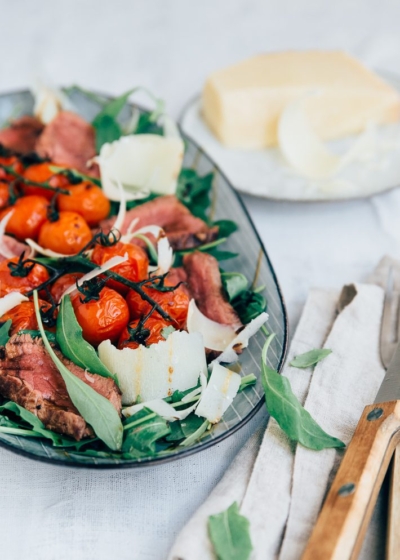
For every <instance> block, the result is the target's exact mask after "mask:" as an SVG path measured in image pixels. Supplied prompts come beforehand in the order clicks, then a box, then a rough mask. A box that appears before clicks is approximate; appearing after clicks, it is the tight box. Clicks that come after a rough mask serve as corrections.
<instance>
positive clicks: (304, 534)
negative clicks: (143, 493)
mask: <svg viewBox="0 0 400 560" xmlns="http://www.w3.org/2000/svg"><path fill="white" fill-rule="evenodd" d="M390 262H391V261H390V260H389V259H384V260H383V261H382V262H381V263H380V265H379V266H378V269H377V271H376V273H375V275H374V276H373V277H372V278H370V281H372V282H376V283H380V284H381V285H382V284H384V281H383V280H384V277H385V271H387V268H388V266H390ZM383 297H384V292H383V290H382V288H381V287H378V286H376V285H368V284H356V285H351V286H348V287H346V288H345V289H344V290H343V291H342V292H338V291H333V290H321V289H314V290H312V291H311V292H310V294H309V297H308V299H307V302H306V304H305V307H304V311H303V314H302V317H301V320H300V322H299V325H298V328H297V330H296V333H295V335H294V338H293V341H292V344H291V347H290V351H289V353H288V357H287V361H286V365H285V367H284V370H283V375H285V376H287V377H288V378H289V380H290V383H291V385H292V389H293V391H294V393H295V394H296V396H297V398H298V399H299V400H300V401H301V402H302V403H303V404H304V406H305V407H306V409H307V410H308V411H309V412H310V413H311V414H312V416H313V417H314V418H315V419H316V420H317V422H318V423H319V424H320V425H321V426H322V427H323V428H324V429H325V430H326V431H327V432H328V433H329V434H331V435H333V436H336V437H338V438H340V439H342V440H343V441H344V442H345V443H346V444H347V443H349V441H350V440H351V437H352V435H353V432H354V429H355V427H356V425H357V422H358V420H359V417H360V415H361V413H362V410H363V408H364V406H365V405H366V404H370V403H371V402H373V400H374V398H375V395H376V393H377V390H378V388H379V385H380V383H381V381H382V378H383V375H384V369H383V367H382V364H381V361H380V355H379V333H380V324H381V316H382V308H383ZM322 347H324V348H330V349H331V350H332V354H330V355H329V356H328V357H327V358H325V359H324V360H323V361H321V362H320V363H319V364H317V366H316V367H315V368H314V370H312V369H307V370H300V369H296V368H293V367H290V366H289V365H288V364H289V363H290V361H291V360H292V359H293V357H294V356H296V355H298V354H302V353H304V352H307V351H308V350H311V349H312V348H322ZM259 439H260V434H259V433H256V434H255V435H254V436H253V437H252V438H251V439H250V440H249V442H248V443H247V445H246V446H245V447H244V448H243V450H242V451H241V452H240V453H239V454H238V456H237V457H236V459H235V460H234V462H233V464H232V465H231V467H230V468H229V469H228V471H227V472H226V474H225V475H224V477H223V478H222V480H221V481H220V482H219V484H218V485H217V486H216V488H215V489H214V491H213V492H212V493H211V495H210V496H209V498H208V499H207V500H206V501H205V502H204V504H203V505H202V506H201V507H200V508H199V510H198V511H197V512H196V513H195V514H194V516H193V517H192V518H191V519H190V521H189V522H188V523H187V525H186V526H185V527H184V528H183V529H182V531H181V533H180V534H179V535H178V537H177V539H176V541H175V543H174V545H173V547H172V550H171V552H170V554H169V557H168V558H169V560H208V559H209V560H212V559H213V558H214V555H213V551H212V547H211V544H210V542H209V538H208V534H207V518H208V516H209V515H212V514H215V513H219V512H221V511H223V510H225V509H226V508H227V507H228V506H229V505H230V504H231V503H232V502H233V501H237V502H238V503H239V504H240V510H241V513H242V514H243V515H245V516H246V517H247V518H248V519H249V521H250V531H251V538H252V543H253V547H254V550H253V553H252V559H254V560H271V559H277V560H298V559H299V558H300V556H301V553H302V551H303V550H304V548H305V545H306V543H307V540H308V538H309V536H310V534H311V531H312V528H313V526H314V524H315V522H316V519H317V516H318V513H319V511H320V508H321V505H322V503H323V500H324V497H325V495H326V491H327V489H328V487H329V484H330V482H331V480H332V478H333V476H334V474H335V472H336V470H337V467H338V465H339V464H340V460H341V458H342V456H343V452H341V451H336V450H334V449H325V450H322V451H312V450H309V449H306V448H304V447H302V446H300V445H298V446H295V445H294V444H293V443H291V442H290V441H289V440H288V438H287V437H286V436H285V434H284V433H283V432H282V431H281V429H280V428H279V426H278V425H277V423H276V422H275V420H274V419H272V418H271V419H270V420H269V422H268V426H267V429H266V430H265V433H264V435H263V438H262V441H261V445H260V447H259V448H258V441H259ZM257 450H258V452H257ZM379 505H380V507H378V508H377V513H376V515H375V516H374V520H373V524H372V525H373V526H372V527H371V528H370V531H369V535H368V537H367V539H366V543H364V547H363V551H362V554H361V557H362V558H365V559H367V558H368V559H374V560H375V559H376V558H381V557H382V556H381V554H382V551H381V547H382V538H381V537H382V535H381V531H380V529H381V524H382V521H381V519H380V517H382V510H383V508H384V505H383V504H382V500H381V502H380V504H379Z"/></svg>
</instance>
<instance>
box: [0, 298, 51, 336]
mask: <svg viewBox="0 0 400 560" xmlns="http://www.w3.org/2000/svg"><path fill="white" fill-rule="evenodd" d="M39 308H40V310H41V312H42V320H43V315H45V316H46V311H47V312H48V311H49V310H50V309H51V304H50V303H49V302H48V301H44V300H42V299H39ZM9 319H11V321H12V325H11V330H10V335H13V334H16V333H18V332H19V331H21V330H34V331H36V330H38V328H39V327H38V324H37V320H36V313H35V306H34V304H33V302H32V301H23V302H22V303H20V304H19V305H17V306H16V307H14V308H13V309H10V311H8V312H7V313H5V314H4V315H3V316H2V317H1V318H0V322H2V323H5V322H6V321H8V320H9ZM44 328H45V329H46V330H54V325H51V327H47V325H46V321H44Z"/></svg>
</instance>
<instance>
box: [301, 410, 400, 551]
mask: <svg viewBox="0 0 400 560" xmlns="http://www.w3.org/2000/svg"><path fill="white" fill-rule="evenodd" d="M399 442H400V401H392V402H386V403H379V404H376V405H370V406H367V407H366V408H365V409H364V411H363V414H362V416H361V419H360V421H359V423H358V425H357V428H356V431H355V433H354V436H353V439H352V440H351V443H350V445H349V447H348V449H347V451H346V454H345V456H344V458H343V461H342V464H341V465H340V468H339V470H338V472H337V474H336V477H335V480H334V481H333V484H332V486H331V489H330V490H329V493H328V495H327V497H326V500H325V503H324V505H323V507H322V510H321V513H320V515H319V518H318V520H317V523H316V525H315V527H314V530H313V532H312V534H311V538H310V540H309V542H308V544H307V547H306V550H305V552H304V554H303V556H302V560H356V558H357V557H358V554H359V552H360V548H361V545H362V542H363V538H364V535H365V531H366V530H367V528H368V523H369V521H370V518H371V515H372V512H373V509H374V506H375V503H376V499H377V496H378V493H379V490H380V487H381V485H382V481H383V479H384V476H385V474H386V471H387V469H388V465H389V462H390V459H391V457H392V454H393V451H394V449H395V447H396V445H397V444H398V443H399Z"/></svg>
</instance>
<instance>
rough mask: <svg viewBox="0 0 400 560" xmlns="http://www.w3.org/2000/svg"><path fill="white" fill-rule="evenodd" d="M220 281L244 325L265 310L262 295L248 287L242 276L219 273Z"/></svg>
mask: <svg viewBox="0 0 400 560" xmlns="http://www.w3.org/2000/svg"><path fill="white" fill-rule="evenodd" d="M221 279H222V285H223V286H224V289H225V292H226V295H227V297H228V301H229V302H230V304H231V305H232V307H233V308H234V310H235V311H236V313H237V314H238V315H239V318H240V320H241V321H242V323H243V324H244V325H246V324H247V323H250V321H251V320H252V319H254V318H255V317H257V316H258V315H260V313H262V312H263V311H265V310H266V308H267V300H266V299H265V297H264V296H263V295H262V293H260V292H258V291H255V290H252V289H251V288H249V287H248V281H247V278H246V277H245V276H244V274H241V273H240V272H224V271H221ZM262 289H263V288H262Z"/></svg>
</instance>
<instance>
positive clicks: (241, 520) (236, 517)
mask: <svg viewBox="0 0 400 560" xmlns="http://www.w3.org/2000/svg"><path fill="white" fill-rule="evenodd" d="M208 534H209V536H210V540H211V543H212V545H213V547H214V551H215V553H216V556H217V559H218V560H248V558H250V554H251V551H252V550H253V546H252V544H251V538H250V523H249V521H248V519H247V518H246V517H244V515H241V514H240V512H239V506H238V504H237V502H233V504H232V505H231V506H230V507H229V508H228V509H227V510H225V511H223V512H221V513H217V514H216V515H210V517H209V518H208Z"/></svg>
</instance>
